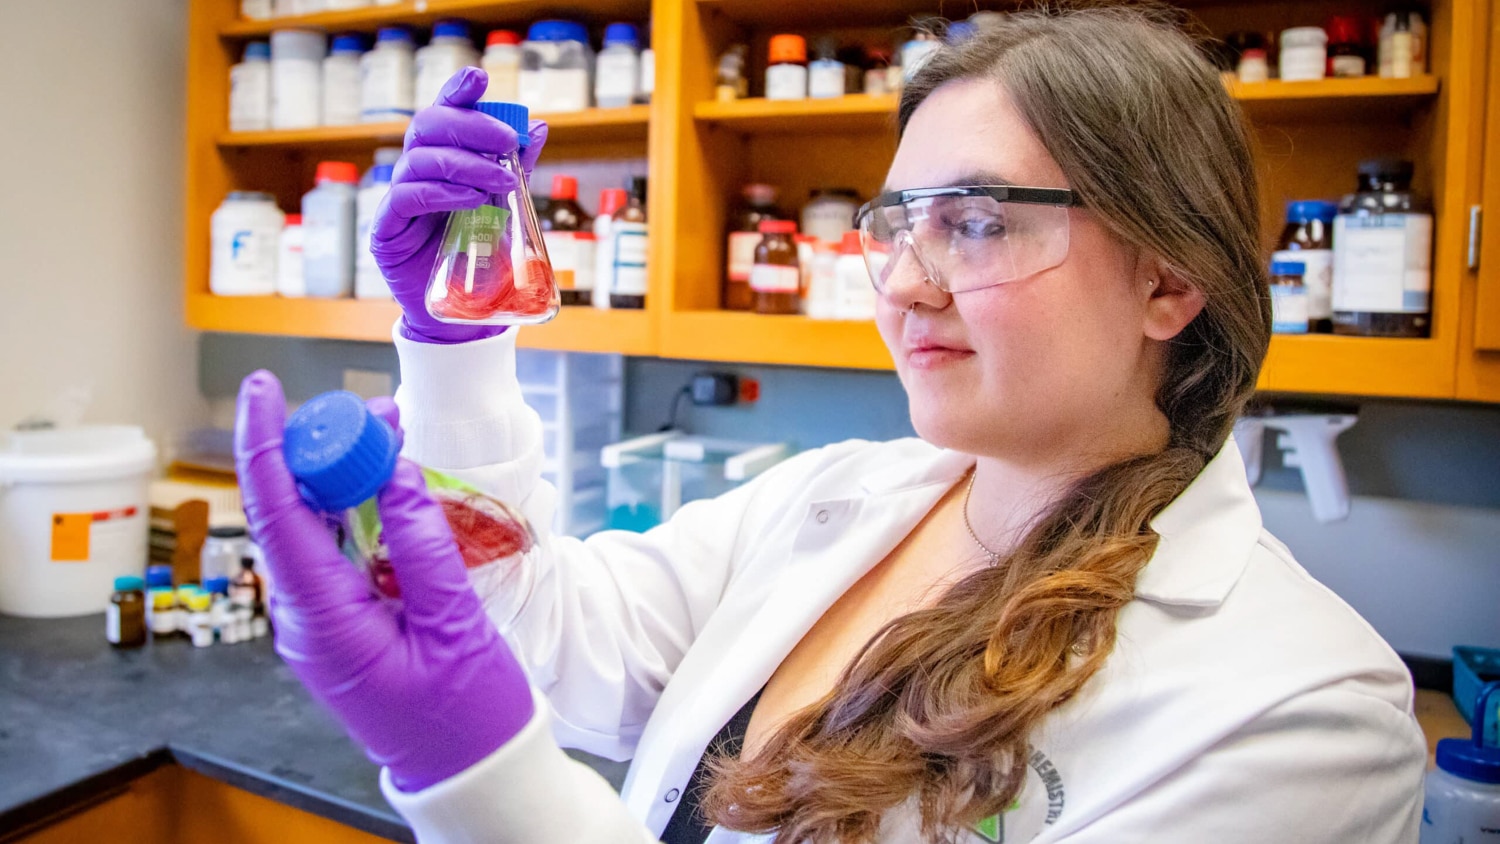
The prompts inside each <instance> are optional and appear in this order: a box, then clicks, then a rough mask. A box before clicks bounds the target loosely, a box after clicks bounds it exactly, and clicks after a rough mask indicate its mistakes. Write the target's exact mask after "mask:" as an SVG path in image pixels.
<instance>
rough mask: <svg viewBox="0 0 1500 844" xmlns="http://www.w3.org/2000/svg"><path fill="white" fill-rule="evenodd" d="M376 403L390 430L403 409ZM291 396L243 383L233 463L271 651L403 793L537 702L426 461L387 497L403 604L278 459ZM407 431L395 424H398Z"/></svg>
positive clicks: (507, 728)
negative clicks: (472, 577) (431, 486)
mask: <svg viewBox="0 0 1500 844" xmlns="http://www.w3.org/2000/svg"><path fill="white" fill-rule="evenodd" d="M370 409H371V411H373V412H374V413H376V415H378V416H381V417H383V418H385V420H386V421H387V422H389V423H390V424H391V425H392V426H393V427H396V425H397V423H398V419H397V412H396V406H395V404H394V403H393V402H391V401H390V400H389V399H375V400H372V401H371V402H370ZM285 425H286V399H285V398H284V397H283V396H282V393H281V384H280V383H279V382H278V381H277V380H276V377H275V376H274V375H272V374H271V373H269V372H256V373H254V374H252V375H251V376H250V377H248V378H246V379H245V382H244V384H242V385H241V386H240V401H239V412H238V418H237V420H236V424H235V431H234V452H235V466H236V468H237V470H238V473H239V480H240V488H241V490H242V491H243V493H244V500H245V514H246V517H247V519H248V520H249V523H250V533H251V535H252V536H254V538H255V541H256V542H257V543H258V544H259V545H260V547H261V549H262V550H264V551H265V555H266V563H267V564H268V565H269V566H270V568H271V575H272V581H273V582H274V583H275V590H274V591H273V593H272V595H271V601H270V612H271V620H272V622H273V624H274V626H275V630H276V652H277V653H278V654H280V655H281V658H282V659H283V660H285V661H286V663H287V665H288V666H290V667H291V669H292V672H293V673H295V674H296V675H297V678H298V679H299V680H301V681H302V685H304V686H306V687H307V690H308V691H309V692H311V693H312V695H313V697H315V698H317V699H318V700H319V701H320V702H321V703H322V704H323V705H324V706H325V707H327V708H328V710H329V711H330V712H332V713H333V714H334V716H335V717H337V718H338V719H339V721H341V722H343V724H344V727H345V729H347V730H348V731H349V734H350V735H351V736H353V737H354V739H355V740H356V741H358V742H359V743H360V744H362V745H364V747H365V751H366V753H368V754H369V756H370V758H371V759H372V760H374V761H375V762H376V763H377V764H379V765H383V766H385V768H386V769H387V770H388V771H389V772H390V777H391V781H392V783H394V784H395V786H396V787H397V788H398V789H400V790H402V791H406V792H412V791H420V790H422V789H424V788H426V787H428V786H430V785H434V784H436V783H438V782H441V781H442V780H445V779H447V778H449V777H451V776H453V775H454V774H457V773H459V772H460V771H463V770H465V769H467V768H469V767H470V766H472V765H473V764H475V763H476V762H478V761H480V760H481V759H483V758H484V757H486V756H488V755H489V754H491V753H493V752H494V751H496V750H498V749H499V748H500V747H501V746H502V745H504V744H505V743H506V742H508V741H510V739H511V738H512V737H514V736H515V735H516V733H518V732H520V730H521V729H522V728H523V727H525V726H526V724H527V723H528V722H529V721H530V720H531V717H532V715H533V713H534V712H535V703H534V701H533V699H532V696H531V686H530V684H529V682H528V681H527V679H526V675H525V672H524V671H522V669H521V666H520V664H519V663H517V662H516V659H515V657H514V655H512V653H511V651H510V648H509V647H507V646H506V644H505V640H504V639H502V638H501V637H500V634H499V632H498V631H496V630H495V627H494V625H493V624H491V623H490V620H489V618H488V617H487V616H486V615H485V614H484V610H483V608H482V607H481V606H480V601H479V596H477V595H476V594H474V590H473V588H471V587H470V585H469V578H468V573H467V570H466V569H465V568H464V563H463V559H462V558H461V557H460V555H459V550H458V546H457V545H456V544H455V543H454V541H453V532H452V530H451V528H449V526H448V520H447V518H446V517H444V516H443V513H442V510H441V509H440V508H439V507H438V505H437V504H436V503H434V502H433V500H432V499H431V498H429V497H428V495H427V489H426V486H425V484H424V482H423V480H422V473H421V470H420V469H418V468H417V466H416V465H415V464H413V463H411V462H410V461H407V460H404V459H403V460H401V461H400V462H399V463H398V464H397V466H396V472H395V475H394V476H393V477H392V478H391V480H390V481H389V482H388V483H387V484H386V485H385V487H384V488H383V489H382V490H381V491H380V495H379V499H378V503H379V506H380V518H381V523H382V526H383V529H384V537H385V541H386V546H387V547H388V548H389V549H390V555H391V567H392V568H393V569H394V570H395V574H396V581H397V583H398V584H399V585H400V587H401V608H400V609H399V610H396V609H393V608H392V606H391V605H389V604H387V603H385V602H383V601H382V600H381V599H379V598H378V597H376V596H375V594H374V593H373V591H372V590H371V588H370V582H369V579H368V578H367V577H366V576H365V575H363V574H362V573H360V571H359V570H358V569H357V568H355V566H354V564H353V563H351V562H350V561H349V560H347V559H345V558H344V555H343V554H342V553H340V552H339V548H338V545H336V544H335V543H334V540H333V536H332V534H331V533H330V531H329V529H328V525H327V523H326V522H325V520H324V518H323V516H321V515H319V514H318V513H316V512H314V511H313V510H312V509H310V508H309V507H308V506H307V505H306V504H305V503H303V501H302V498H301V496H299V495H298V493H297V486H296V482H295V481H294V480H293V478H292V475H291V472H290V471H288V469H287V466H286V461H285V459H284V458H283V456H282V450H281V449H282V445H281V443H282V432H283V430H284V428H285ZM398 430H399V429H398Z"/></svg>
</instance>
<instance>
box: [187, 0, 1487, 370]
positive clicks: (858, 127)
mask: <svg viewBox="0 0 1500 844" xmlns="http://www.w3.org/2000/svg"><path fill="white" fill-rule="evenodd" d="M984 5H990V4H984ZM1184 5H1186V6H1188V7H1189V8H1190V10H1191V11H1192V12H1193V14H1194V15H1195V16H1196V17H1197V18H1198V19H1199V20H1200V21H1201V22H1202V23H1203V24H1204V25H1205V26H1206V27H1207V28H1208V29H1209V30H1210V31H1212V32H1214V33H1216V34H1220V35H1222V34H1224V33H1227V32H1229V31H1231V30H1240V29H1255V30H1263V31H1278V30H1281V29H1284V28H1286V27H1289V26H1293V25H1299V24H1307V23H1318V22H1321V21H1323V20H1324V19H1325V18H1326V17H1327V16H1328V15H1330V14H1334V13H1347V12H1349V11H1350V10H1351V9H1353V10H1358V11H1361V12H1363V13H1365V14H1368V15H1371V16H1374V15H1375V14H1377V13H1379V12H1381V11H1382V10H1383V9H1384V6H1385V4H1384V3H1382V2H1379V0H1315V1H1314V2H1299V3H1289V2H1276V1H1274V0H1238V2H1212V3H1209V2H1202V0H1194V2H1185V3H1184ZM1489 5H1490V3H1489V0H1486V1H1485V2H1471V0H1433V1H1432V3H1431V4H1430V16H1429V18H1430V26H1429V30H1430V38H1429V41H1430V45H1431V49H1430V55H1431V60H1430V65H1431V68H1430V74H1429V75H1425V76H1421V77H1417V78H1414V79H1406V80H1386V79H1378V78H1368V77H1367V78H1363V79H1330V80H1324V81H1320V82H1303V83H1280V82H1274V81H1273V82H1268V83H1261V84H1250V85H1236V86H1234V88H1233V93H1234V95H1235V97H1236V98H1237V99H1238V100H1239V101H1240V102H1241V103H1243V105H1244V107H1245V109H1246V112H1247V114H1248V115H1249V116H1250V118H1251V120H1252V124H1253V126H1254V129H1255V133H1256V137H1257V143H1258V154H1259V162H1260V163H1259V166H1260V169H1261V176H1262V179H1263V183H1264V203H1265V205H1264V209H1263V219H1264V221H1265V224H1266V239H1267V242H1266V247H1267V249H1268V250H1269V249H1270V247H1271V246H1272V243H1273V241H1274V239H1275V237H1276V235H1277V233H1278V232H1279V231H1280V228H1281V225H1282V219H1283V209H1284V207H1285V203H1286V201H1287V200H1290V199H1299V198H1311V197H1337V196H1339V195H1341V194H1343V193H1347V192H1349V191H1350V190H1351V189H1352V188H1353V186H1354V182H1355V168H1356V165H1357V164H1358V162H1359V161H1360V160H1361V159H1363V158H1368V157H1374V156H1392V155H1394V156H1401V157H1406V158H1410V159H1412V160H1413V161H1415V162H1416V164H1417V175H1416V185H1415V187H1416V190H1417V191H1419V192H1421V193H1423V194H1426V195H1428V196H1430V197H1431V198H1432V200H1433V206H1434V216H1435V224H1436V227H1435V234H1434V255H1433V302H1434V309H1433V330H1432V336H1431V337H1430V338H1428V339H1422V340H1407V339H1399V340H1398V339H1371V338H1355V337H1334V336H1306V337H1286V336H1278V337H1277V338H1275V340H1274V341H1273V343H1272V348H1271V353H1270V357H1269V359H1268V360H1267V363H1266V367H1265V370H1264V373H1263V376H1262V380H1261V387H1262V388H1263V389H1266V390H1271V391H1278V392H1298V393H1315V394H1343V395H1355V396H1398V397H1414V398H1438V399H1441V398H1455V397H1459V398H1468V399H1481V400H1500V260H1492V261H1491V264H1492V265H1493V267H1494V269H1495V271H1496V272H1495V278H1493V279H1491V280H1490V284H1489V285H1486V284H1484V283H1483V281H1484V279H1482V278H1480V277H1478V276H1476V275H1475V274H1474V273H1472V272H1471V271H1470V270H1469V269H1468V260H1467V258H1468V216H1469V207H1470V206H1471V205H1473V204H1476V203H1478V202H1479V196H1478V194H1479V192H1480V182H1481V176H1480V174H1481V167H1480V164H1481V160H1482V158H1483V153H1484V149H1483V147H1484V145H1485V142H1486V138H1485V134H1484V132H1483V126H1482V120H1481V118H1482V116H1483V114H1484V112H1485V109H1484V106H1485V101H1486V99H1487V98H1490V99H1493V98H1495V97H1496V96H1500V80H1497V81H1492V80H1490V79H1489V78H1487V77H1489V76H1490V72H1489V64H1487V61H1489V57H1488V55H1487V53H1486V47H1487V44H1488V41H1489V37H1488V36H1489V31H1490V28H1491V26H1492V25H1493V21H1492V20H1491V16H1490V10H1489V8H1488V7H1489ZM236 6H237V4H236V3H235V2H234V0H193V6H192V15H191V17H192V21H191V32H190V37H191V39H192V44H191V46H190V50H189V56H190V63H191V74H190V81H189V102H188V110H189V131H188V134H189V138H188V162H187V168H188V173H187V175H188V179H187V198H188V201H187V204H186V214H187V220H186V226H185V231H186V245H185V257H186V287H187V314H188V322H189V323H190V324H191V325H193V326H194V327H197V328H201V329H205V330H214V331H244V332H255V333H268V334H292V335H302V336H309V335H310V336H320V337H337V338H346V339H365V340H384V339H386V338H387V337H388V336H389V327H390V324H391V322H392V320H393V319H394V317H395V314H396V311H395V309H394V307H393V306H391V305H389V304H384V303H368V302H354V301H343V302H317V301H311V300H278V299H274V298H266V299H252V300H237V299H218V298H215V297H213V296H210V295H209V294H208V278H207V275H208V242H209V238H208V217H209V214H210V213H211V212H212V210H213V208H214V207H215V206H216V205H217V204H218V202H219V201H220V200H221V199H222V198H223V196H224V194H225V193H226V192H227V191H228V190H230V189H233V188H253V189H261V190H270V191H271V192H273V193H274V194H275V195H276V196H277V197H278V199H279V200H280V201H281V204H282V207H283V208H286V209H291V208H295V207H296V202H297V197H298V196H300V194H301V193H302V192H303V191H305V190H306V188H307V186H308V185H309V184H310V183H311V176H312V169H313V167H314V166H315V164H316V161H317V160H318V159H319V158H325V157H333V156H337V157H342V158H348V159H349V160H354V161H356V162H358V163H360V164H361V166H363V165H365V164H367V163H368V161H369V158H370V154H371V150H372V149H373V148H374V147H375V146H376V145H377V144H379V143H382V142H386V141H390V140H394V139H396V138H399V137H400V134H401V132H402V131H403V129H404V126H403V125H402V124H381V125H375V126H358V127H350V128H326V129H317V130H310V131H303V132H256V133H238V134H236V133H229V132H227V131H225V124H226V117H225V113H226V105H225V103H226V99H227V95H228V84H227V75H228V69H229V66H230V64H231V63H232V62H233V61H234V58H235V56H237V54H238V51H239V49H240V48H241V47H242V45H243V43H244V42H245V41H246V40H247V39H249V38H251V37H263V36H264V35H265V34H266V33H267V32H269V31H270V30H272V29H274V28H276V27H279V26H286V25H289V24H291V23H293V22H292V21H289V20H282V21H275V22H258V21H243V20H239V19H238V18H237V16H236ZM546 8H547V7H545V6H543V5H540V4H538V3H535V2H532V0H507V1H506V2H493V0H491V2H479V0H427V1H426V2H416V3H410V2H409V3H402V4H398V5H395V6H380V7H371V8H367V9H363V10H358V11H350V12H336V13H329V14H324V15H317V16H312V17H310V18H307V19H302V20H297V21H295V23H296V24H297V25H303V24H306V25H318V26H323V27H325V28H328V29H330V30H342V29H353V30H358V31H363V32H373V31H374V30H375V29H376V28H378V27H379V26H382V25H387V24H391V23H409V24H417V25H426V24H430V23H431V21H432V20H434V19H436V18H438V17H443V16H448V15H458V16H463V17H467V18H469V19H470V20H472V21H475V22H476V23H477V24H480V25H481V26H486V25H493V24H506V25H509V26H511V27H516V28H519V27H521V26H523V25H524V24H525V23H526V22H528V21H530V20H532V19H534V18H537V17H540V16H542V14H544V13H545V12H546ZM588 9H589V11H588V13H587V19H588V20H589V21H590V23H592V24H602V23H603V22H606V21H609V20H614V19H628V20H636V21H643V20H645V19H647V17H648V16H649V17H650V18H651V19H652V21H653V39H652V40H653V44H654V46H655V47H656V50H657V58H656V73H657V82H656V96H655V99H654V101H653V103H652V104H651V105H650V106H649V107H634V108H629V109H621V110H609V111H607V110H594V111H590V112H585V113H582V114H572V115H557V116H555V117H553V118H552V126H553V131H552V136H551V139H550V140H549V142H548V147H547V151H546V152H545V153H544V159H547V160H557V159H586V158H619V157H639V156H640V155H641V154H642V153H644V154H645V155H646V157H647V158H648V160H649V166H650V171H651V176H652V188H651V195H650V198H649V214H650V218H651V230H652V235H653V236H652V240H651V250H650V255H649V271H650V276H651V281H650V294H649V296H648V299H647V303H648V304H647V308H646V310H645V311H638V312H620V311H613V312H598V311H594V310H592V309H588V308H568V309H564V311H563V313H562V315H561V316H560V317H559V318H558V319H557V320H555V321H554V322H553V323H551V324H549V325H547V326H542V327H538V328H527V329H524V330H523V331H522V332H521V333H520V338H521V342H522V344H523V345H530V346H542V347H546V348H555V349H574V350H581V351H618V352H623V353H627V354H642V355H659V356H664V357H676V358H689V359H700V360H718V361H729V362H747V363H771V364H799V365H808V366H828V367H854V368H876V369H880V368H889V367H890V366H891V362H890V357H889V355H888V354H887V352H886V350H885V348H884V346H883V344H882V343H881V341H880V338H879V336H878V335H877V333H876V331H875V329H874V326H873V325H871V324H868V323H851V322H829V321H815V320H810V319H806V318H803V317H796V316H783V317H768V316H756V315H753V314H747V313H735V312H727V311H722V310H720V309H719V297H720V292H719V291H720V286H721V283H722V277H723V272H724V260H725V255H724V227H725V221H726V216H727V214H728V211H729V208H730V205H731V203H732V202H733V200H734V199H735V197H736V196H737V194H738V192H739V189H740V187H741V186H742V185H743V184H745V183H746V182H749V181H766V182H770V183H773V184H776V185H778V186H779V187H780V188H781V191H782V201H783V204H784V205H786V206H788V207H794V206H796V205H798V204H800V203H801V202H803V201H805V200H806V198H807V196H808V192H809V191H810V190H811V189H812V188H816V187H834V186H847V187H852V188H855V189H856V190H858V191H859V192H860V193H861V194H862V195H865V196H868V195H870V194H872V193H874V192H875V191H876V190H877V188H878V187H879V186H880V184H881V183H882V181H883V177H884V173H885V169H886V166H887V164H888V163H889V160H890V156H891V154H892V152H893V151H894V145H895V136H894V128H893V123H894V121H893V114H894V107H895V99H894V97H866V96H851V97H845V98H842V99H837V100H823V101H801V102H768V101H766V100H762V99H750V100H742V101H738V102H732V103H718V102H714V101H713V88H714V72H715V66H716V63H717V58H718V55H719V54H720V52H722V51H723V50H724V49H725V48H727V47H728V46H729V45H731V44H734V43H745V44H749V45H750V56H751V63H750V74H751V78H752V80H756V79H758V78H759V77H760V75H761V74H762V73H763V70H764V55H765V51H766V43H767V41H768V39H769V38H770V36H771V35H773V34H775V33H777V32H783V31H790V32H798V33H803V34H807V35H819V34H824V33H830V34H835V35H838V36H840V37H841V38H844V39H846V40H848V41H851V42H854V41H859V42H862V43H888V42H889V40H890V38H891V35H892V33H893V32H894V31H895V30H896V28H898V27H900V26H902V25H903V24H904V23H905V22H906V21H907V20H908V19H909V18H910V17H911V16H913V15H919V14H929V13H933V12H935V11H937V9H938V6H937V5H936V4H934V3H932V2H931V0H870V2H866V3H860V4H857V5H851V4H850V3H848V2H840V0H601V2H596V3H591V4H589V6H588ZM1497 73H1500V72H1497ZM758 88H759V86H758V85H754V86H753V90H758ZM1496 111H1497V110H1496V109H1494V108H1491V109H1490V113H1491V114H1492V115H1494V114H1496ZM1492 134H1495V133H1492ZM1489 143H1490V144H1491V145H1492V146H1493V144H1494V141H1493V140H1490V141H1489ZM1492 158H1495V157H1492ZM1495 160H1496V161H1497V162H1500V158H1495ZM1497 170H1500V164H1497V166H1496V167H1494V168H1491V172H1490V173H1488V174H1486V175H1485V178H1486V179H1487V180H1488V181H1487V182H1486V186H1487V187H1489V189H1490V190H1491V191H1492V192H1494V191H1500V173H1497V172H1494V171H1497ZM1492 207H1493V208H1494V209H1495V211H1494V212H1493V213H1492V215H1491V217H1492V219H1491V222H1492V226H1491V228H1490V230H1487V233H1486V237H1487V238H1491V239H1494V240H1496V243H1495V245H1494V246H1493V248H1492V249H1491V250H1490V251H1491V254H1493V255H1495V256H1496V257H1497V258H1500V201H1497V202H1495V203H1492ZM1474 314H1477V315H1478V316H1475V317H1473V318H1471V315H1474ZM1484 315H1488V316H1487V317H1486V316H1484ZM1481 344H1488V345H1487V346H1486V345H1481ZM1471 347H1473V348H1492V349H1494V351H1493V352H1489V351H1486V352H1474V353H1472V354H1471V353H1469V351H1468V350H1469V349H1470V348H1471ZM1461 349H1463V350H1464V352H1463V353H1462V354H1461ZM1486 379H1487V380H1486ZM1481 382H1484V383H1489V384H1491V385H1492V386H1490V387H1489V389H1488V390H1485V389H1481V388H1480V386H1481Z"/></svg>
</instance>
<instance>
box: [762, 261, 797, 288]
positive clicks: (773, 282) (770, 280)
mask: <svg viewBox="0 0 1500 844" xmlns="http://www.w3.org/2000/svg"><path fill="white" fill-rule="evenodd" d="M801 285H802V272H801V270H799V269H798V268H797V267H781V266H777V265H775V264H756V265H755V266H754V267H753V268H752V269H751V270H750V289H751V290H754V291H755V292H757V293H796V292H797V291H798V290H799V289H800V288H801Z"/></svg>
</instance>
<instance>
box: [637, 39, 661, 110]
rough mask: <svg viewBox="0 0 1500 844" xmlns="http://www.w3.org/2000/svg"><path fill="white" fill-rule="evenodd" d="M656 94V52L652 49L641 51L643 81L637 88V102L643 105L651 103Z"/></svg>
mask: <svg viewBox="0 0 1500 844" xmlns="http://www.w3.org/2000/svg"><path fill="white" fill-rule="evenodd" d="M655 93H656V51H655V50H653V49H652V48H650V47H647V48H645V49H644V50H641V81H640V84H638V85H636V86H635V101H636V102H638V103H642V104H647V103H650V102H651V96H652V95H653V94H655Z"/></svg>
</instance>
